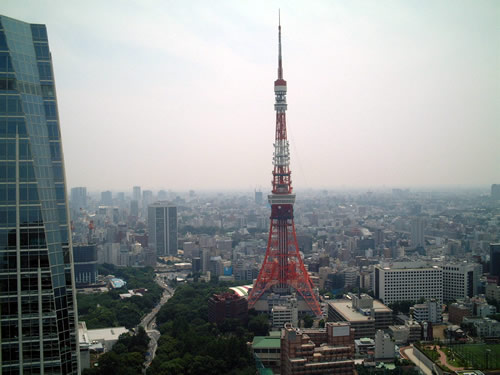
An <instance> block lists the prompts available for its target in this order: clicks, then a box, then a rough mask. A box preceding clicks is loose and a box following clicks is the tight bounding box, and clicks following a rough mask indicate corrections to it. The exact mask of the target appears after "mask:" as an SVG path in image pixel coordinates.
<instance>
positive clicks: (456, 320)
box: [448, 303, 472, 325]
mask: <svg viewBox="0 0 500 375" xmlns="http://www.w3.org/2000/svg"><path fill="white" fill-rule="evenodd" d="M469 316H472V309H471V308H470V307H469V306H466V305H464V304H463V303H452V304H451V305H449V306H448V321H449V322H450V323H453V324H458V325H460V324H461V323H462V321H463V319H464V318H466V317H469Z"/></svg>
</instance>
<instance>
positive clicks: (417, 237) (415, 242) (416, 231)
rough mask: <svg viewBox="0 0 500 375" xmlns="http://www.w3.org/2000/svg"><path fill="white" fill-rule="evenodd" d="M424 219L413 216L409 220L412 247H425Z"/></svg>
mask: <svg viewBox="0 0 500 375" xmlns="http://www.w3.org/2000/svg"><path fill="white" fill-rule="evenodd" d="M424 225H425V223H424V219H423V218H421V217H415V218H413V219H412V220H411V246H412V247H413V248H417V247H425V239H424Z"/></svg>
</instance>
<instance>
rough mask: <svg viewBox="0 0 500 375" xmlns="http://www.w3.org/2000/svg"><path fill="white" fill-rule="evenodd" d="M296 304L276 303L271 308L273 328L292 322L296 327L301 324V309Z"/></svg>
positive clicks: (279, 327)
mask: <svg viewBox="0 0 500 375" xmlns="http://www.w3.org/2000/svg"><path fill="white" fill-rule="evenodd" d="M296 301H297V300H296V299H295V304H291V305H290V306H283V305H276V306H273V309H272V310H271V324H272V326H273V328H275V329H280V330H281V328H283V327H284V326H285V323H292V325H293V326H294V327H297V326H298V325H299V310H298V307H297V303H296Z"/></svg>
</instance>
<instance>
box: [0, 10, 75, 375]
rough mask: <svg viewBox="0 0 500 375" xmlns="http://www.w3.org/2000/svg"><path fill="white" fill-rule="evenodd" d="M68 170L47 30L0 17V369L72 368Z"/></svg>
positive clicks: (36, 371)
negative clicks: (62, 146)
mask: <svg viewBox="0 0 500 375" xmlns="http://www.w3.org/2000/svg"><path fill="white" fill-rule="evenodd" d="M64 175H65V174H64V163H63V155H62V148H61V139H60V127H59V120H58V111H57V101H56V92H55V85H54V73H53V69H52V62H51V55H50V50H49V46H48V39H47V30H46V28H45V26H44V25H34V24H28V23H25V22H21V21H17V20H14V19H11V18H8V17H4V16H0V323H1V328H0V330H1V351H0V364H1V371H0V373H2V374H3V375H5V374H76V373H77V372H78V343H77V337H78V336H77V325H76V321H77V317H76V300H75V288H74V281H73V280H74V276H73V266H72V252H71V251H70V249H71V243H70V233H69V228H70V226H69V218H68V206H67V201H66V185H65V180H64V179H65V177H64Z"/></svg>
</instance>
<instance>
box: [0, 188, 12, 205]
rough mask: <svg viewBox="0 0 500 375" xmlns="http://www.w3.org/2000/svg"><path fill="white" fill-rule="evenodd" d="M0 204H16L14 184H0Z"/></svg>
mask: <svg viewBox="0 0 500 375" xmlns="http://www.w3.org/2000/svg"><path fill="white" fill-rule="evenodd" d="M0 204H16V185H15V184H0Z"/></svg>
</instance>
